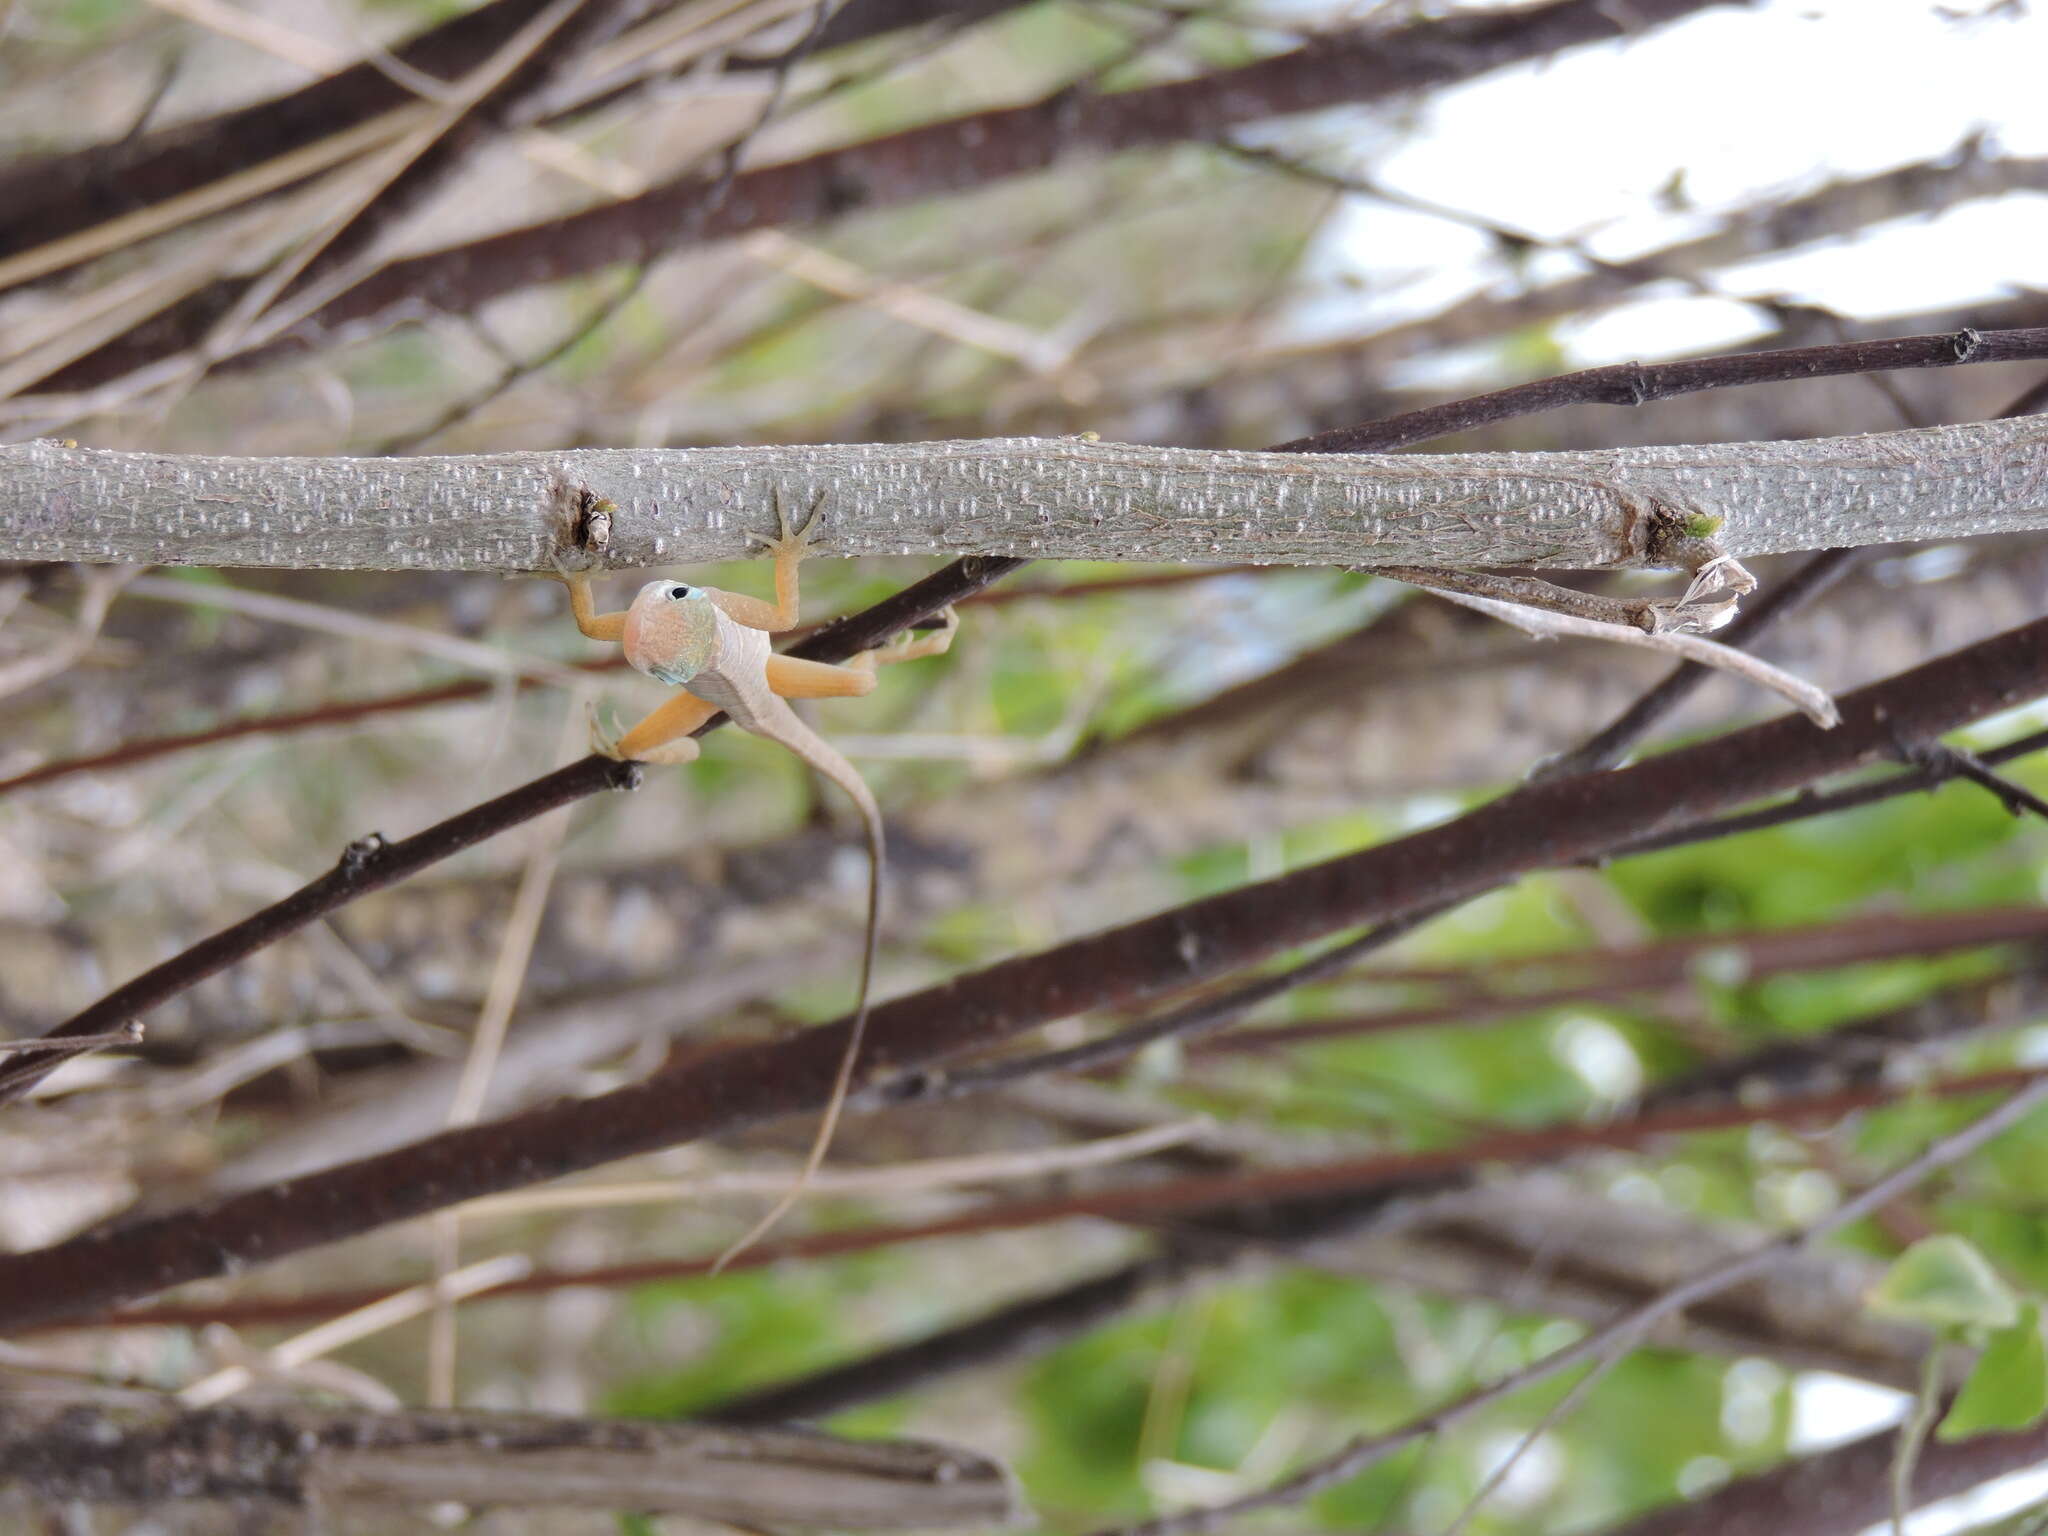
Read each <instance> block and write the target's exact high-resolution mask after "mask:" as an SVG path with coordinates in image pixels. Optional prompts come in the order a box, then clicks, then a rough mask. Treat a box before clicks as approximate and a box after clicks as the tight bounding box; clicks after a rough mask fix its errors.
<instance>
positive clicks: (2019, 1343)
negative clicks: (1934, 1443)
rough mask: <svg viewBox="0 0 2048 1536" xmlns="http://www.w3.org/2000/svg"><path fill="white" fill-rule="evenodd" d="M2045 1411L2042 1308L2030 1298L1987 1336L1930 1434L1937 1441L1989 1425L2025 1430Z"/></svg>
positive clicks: (2047, 1387)
mask: <svg viewBox="0 0 2048 1536" xmlns="http://www.w3.org/2000/svg"><path fill="white" fill-rule="evenodd" d="M2043 1414H2048V1351H2044V1350H2043V1349H2042V1347H2041V1309H2040V1307H2039V1306H2038V1305H2036V1304H2034V1303H2032V1302H2029V1303H2028V1304H2027V1305H2026V1306H2025V1307H2023V1308H2021V1309H2020V1320H2019V1321H2018V1322H2017V1323H2014V1324H2013V1325H2012V1326H2011V1327H2010V1328H2003V1329H2000V1330H1999V1331H1998V1332H1997V1333H1994V1334H1993V1335H1992V1336H1991V1341H1990V1342H1989V1343H1988V1344H1986V1345H1985V1347H1984V1353H1983V1354H1981V1355H1979V1356H1978V1357H1977V1364H1976V1366H1975V1367H1974V1368H1973V1369H1972V1370H1971V1372H1970V1376H1969V1379H1968V1380H1967V1381H1965V1382H1964V1383H1963V1389H1962V1391H1961V1392H1959V1393H1957V1394H1956V1401H1955V1406H1954V1407H1952V1408H1950V1409H1949V1411H1948V1416H1947V1417H1946V1418H1944V1419H1943V1420H1942V1421H1941V1427H1940V1428H1939V1429H1937V1430H1936V1431H1935V1432H1934V1434H1935V1438H1936V1439H1937V1440H1963V1439H1967V1438H1968V1437H1969V1436H1971V1435H1981V1434H1987V1433H1989V1432H1991V1431H1993V1430H2001V1429H2027V1428H2029V1427H2030V1426H2032V1425H2034V1424H2037V1423H2039V1422H2040V1420H2041V1416H2042V1415H2043Z"/></svg>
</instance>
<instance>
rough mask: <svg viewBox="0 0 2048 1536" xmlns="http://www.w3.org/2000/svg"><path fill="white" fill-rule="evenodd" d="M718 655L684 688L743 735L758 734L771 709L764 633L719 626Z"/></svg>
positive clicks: (766, 646) (767, 651)
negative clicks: (723, 715)
mask: <svg viewBox="0 0 2048 1536" xmlns="http://www.w3.org/2000/svg"><path fill="white" fill-rule="evenodd" d="M719 629H720V631H721V633H720V635H719V646H718V654H717V655H716V656H715V657H714V658H713V659H712V662H711V664H710V665H709V666H707V667H705V668H703V669H702V670H700V671H699V672H697V673H696V674H695V675H694V676H693V677H691V679H690V680H689V682H688V683H686V684H684V686H685V687H686V688H688V689H689V691H690V692H691V693H694V694H695V695H696V696H697V697H698V698H700V699H702V700H703V701H704V702H705V703H707V704H716V705H717V706H718V707H719V708H720V709H722V710H724V711H725V712H726V713H727V714H728V715H730V716H732V723H733V724H734V725H736V726H738V727H739V728H740V729H741V730H743V731H759V730H760V728H761V720H762V715H763V712H764V711H765V710H767V709H768V708H770V707H771V705H770V703H769V701H770V700H772V699H773V698H774V695H773V694H771V693H769V692H768V655H769V652H770V650H771V649H772V648H771V646H770V644H769V639H768V635H767V632H766V631H764V630H759V629H748V628H746V627H744V626H743V625H739V624H733V623H730V622H727V623H722V624H720V625H719Z"/></svg>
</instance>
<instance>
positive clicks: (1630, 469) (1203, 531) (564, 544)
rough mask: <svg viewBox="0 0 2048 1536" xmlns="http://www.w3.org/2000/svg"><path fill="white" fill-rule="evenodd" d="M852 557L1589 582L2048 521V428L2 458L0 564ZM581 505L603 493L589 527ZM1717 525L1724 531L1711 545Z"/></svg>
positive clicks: (448, 564)
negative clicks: (1520, 441) (1716, 439)
mask: <svg viewBox="0 0 2048 1536" xmlns="http://www.w3.org/2000/svg"><path fill="white" fill-rule="evenodd" d="M828 496H829V497H830V506H829V507H828V509H827V511H826V519H825V524H824V531H825V540H824V542H823V544H822V545H821V547H822V548H824V549H826V550H828V551H829V552H830V553H833V554H840V555H874V554H890V555H901V554H940V553H943V554H950V555H966V554H984V555H1011V556H1024V557H1033V558H1052V559H1090V560H1093V559H1119V560H1163V561H1179V562H1189V563H1202V562H1209V561H1214V562H1218V563H1239V562H1256V563H1265V564H1296V565H1375V564H1420V565H1445V566H1468V567H1469V566H1549V567H1563V568H1580V569H1590V568H1600V567H1614V566H1646V565H1647V566H1659V565H1662V566H1670V565H1688V564H1695V563H1697V562H1698V561H1699V560H1701V559H1703V558H1706V557H1709V556H1711V555H1713V554H1717V553H1721V552H1726V553H1728V554H1732V555H1737V556H1749V555H1760V554H1769V553H1773V552H1777V551H1781V550H1797V549H1825V548H1833V547H1840V546H1849V545H1865V544H1886V543H1896V542H1900V541H1904V540H1909V539H1927V538H1952V537H1961V536H1965V535H1971V534H1987V533H2011V532H2017V531H2021V530H2027V529H2034V528H2040V527H2043V526H2048V428H2044V426H2043V425H2042V421H2041V418H2038V417H2021V418H2019V419H2017V420H2012V421H2000V422H1984V423H1975V424H1969V425H1963V426H1949V427H1934V428H1928V429H1924V430H1918V431H1906V432H1889V433H1873V434H1870V435H1867V436H1862V437H1840V438H1820V439H1814V440H1810V441H1803V442H1786V443H1730V444H1719V445H1702V446H1691V447H1686V446H1679V447H1648V448H1627V449H1604V450H1599V451H1592V452H1573V453H1500V454H1431V455H1415V454H1411V455H1385V454H1282V453H1242V452H1211V451H1205V450H1199V449H1187V448H1155V447H1147V446H1141V445H1134V444H1125V443H1103V442H1093V441H1089V440H1086V439H1082V438H997V439H988V440H982V441H960V442H933V443H904V444H848V445H825V446H797V447H773V448H674V449H645V450H636V449H583V450H571V451H563V452H554V453H514V454H492V455H483V456H477V457H467V458H463V457H450V458H416V459H346V458H322V459H313V458H307V459H243V458H201V457H178V456H172V455H166V454H150V453H117V452H108V451H103V450H97V449H89V448H77V447H71V446H67V445H65V444H62V443H57V442H49V441H39V442H31V443H25V444H15V445H11V446H7V447H0V560H22V561H36V560H81V561H144V562H151V563H157V564H176V565H218V566H281V567H298V568H309V567H318V568H326V569H355V570H398V569H431V570H461V571H496V572H501V573H508V574H509V573H517V572H535V571H547V570H549V569H551V568H552V566H553V564H554V561H555V559H556V558H557V557H558V556H561V557H565V558H568V559H569V560H571V561H572V563H577V564H584V563H588V560H589V557H590V556H593V555H594V556H597V557H598V558H599V560H600V562H601V563H602V564H605V565H617V566H645V565H663V564H670V563H687V562H694V561H707V560H723V559H731V558H734V557H736V556H740V555H744V554H747V553H749V552H750V551H751V550H752V548H753V544H754V540H753V537H752V536H755V535H759V536H764V537H765V536H766V535H768V534H771V533H773V532H774V531H775V526H776V516H775V511H774V505H775V502H776V499H777V498H780V499H781V500H782V501H783V503H784V504H785V505H787V506H790V507H792V508H794V509H797V511H798V513H799V514H800V513H801V510H802V509H803V508H806V507H808V506H810V505H811V504H812V503H813V502H815V501H818V500H819V499H820V498H823V497H828ZM593 498H601V499H602V500H603V501H606V502H609V503H611V504H612V505H611V507H610V509H609V517H608V518H607V519H604V520H601V521H600V520H598V519H593V518H591V517H590V516H589V511H590V508H591V506H592V505H593ZM1708 535H1711V537H1708Z"/></svg>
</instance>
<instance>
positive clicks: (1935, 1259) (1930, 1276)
mask: <svg viewBox="0 0 2048 1536" xmlns="http://www.w3.org/2000/svg"><path fill="white" fill-rule="evenodd" d="M1867 1299H1868V1302H1869V1305H1870V1309H1871V1310H1872V1311H1873V1312H1876V1313H1877V1314H1878V1315H1879V1316H1881V1317H1889V1318H1895V1319H1897V1320H1898V1321H1900V1322H1906V1323H1919V1324H1922V1325H1923V1326H1926V1327H1930V1328H1950V1327H1979V1328H2006V1327H2009V1326H2011V1324H2012V1322H2013V1320H2014V1319H2015V1318H2017V1317H2018V1316H2019V1311H2020V1304H2019V1298H2018V1297H2017V1296H2015V1295H2014V1294H2013V1290H2012V1287H2011V1286H2009V1285H2007V1284H2006V1283H2005V1281H2003V1280H2002V1279H2000V1278H1999V1276H1998V1271H1997V1270H1995V1269H1993V1268H1992V1267H1991V1261H1990V1260H1988V1259H1986V1258H1985V1257H1984V1255H1983V1254H1982V1253H1981V1252H1979V1251H1978V1249H1977V1246H1976V1244H1974V1243H1972V1242H1971V1241H1970V1240H1969V1239H1968V1238H1965V1237H1958V1236H1956V1234H1954V1233H1953V1232H1944V1233H1942V1234H1940V1235H1939V1236H1936V1237H1923V1238H1922V1239H1921V1240H1920V1241H1919V1242H1917V1243H1915V1244H1914V1245H1913V1246H1912V1247H1910V1248H1908V1249H1907V1250H1906V1251H1905V1252H1904V1253H1902V1254H1900V1255H1899V1257H1898V1259H1897V1261H1896V1262H1895V1263H1894V1264H1893V1265H1892V1267H1891V1268H1890V1269H1889V1270H1887V1271H1886V1272H1885V1276H1884V1278H1883V1279H1882V1280H1880V1281H1879V1282H1878V1283H1877V1285H1876V1286H1875V1287H1874V1288H1873V1289H1872V1290H1871V1292H1870V1295H1869V1297H1868V1298H1867Z"/></svg>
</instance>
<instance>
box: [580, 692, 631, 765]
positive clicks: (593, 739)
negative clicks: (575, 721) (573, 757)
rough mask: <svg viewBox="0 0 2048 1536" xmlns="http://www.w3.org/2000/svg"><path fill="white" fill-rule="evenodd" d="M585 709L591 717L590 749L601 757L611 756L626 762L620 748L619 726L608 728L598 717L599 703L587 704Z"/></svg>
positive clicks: (612, 758) (614, 759)
mask: <svg viewBox="0 0 2048 1536" xmlns="http://www.w3.org/2000/svg"><path fill="white" fill-rule="evenodd" d="M584 709H585V711H586V712H587V713H588V715H589V717H590V750H591V751H593V752H595V753H596V754H597V755H598V756H599V757H608V758H610V759H611V760H612V761H613V762H615V763H622V762H624V761H625V760H626V755H625V753H623V752H621V751H620V750H619V733H618V730H617V728H616V727H613V728H610V729H607V728H606V726H605V724H604V722H603V721H602V720H600V719H599V718H598V714H597V705H596V704H595V703H591V704H586V705H585V706H584Z"/></svg>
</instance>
